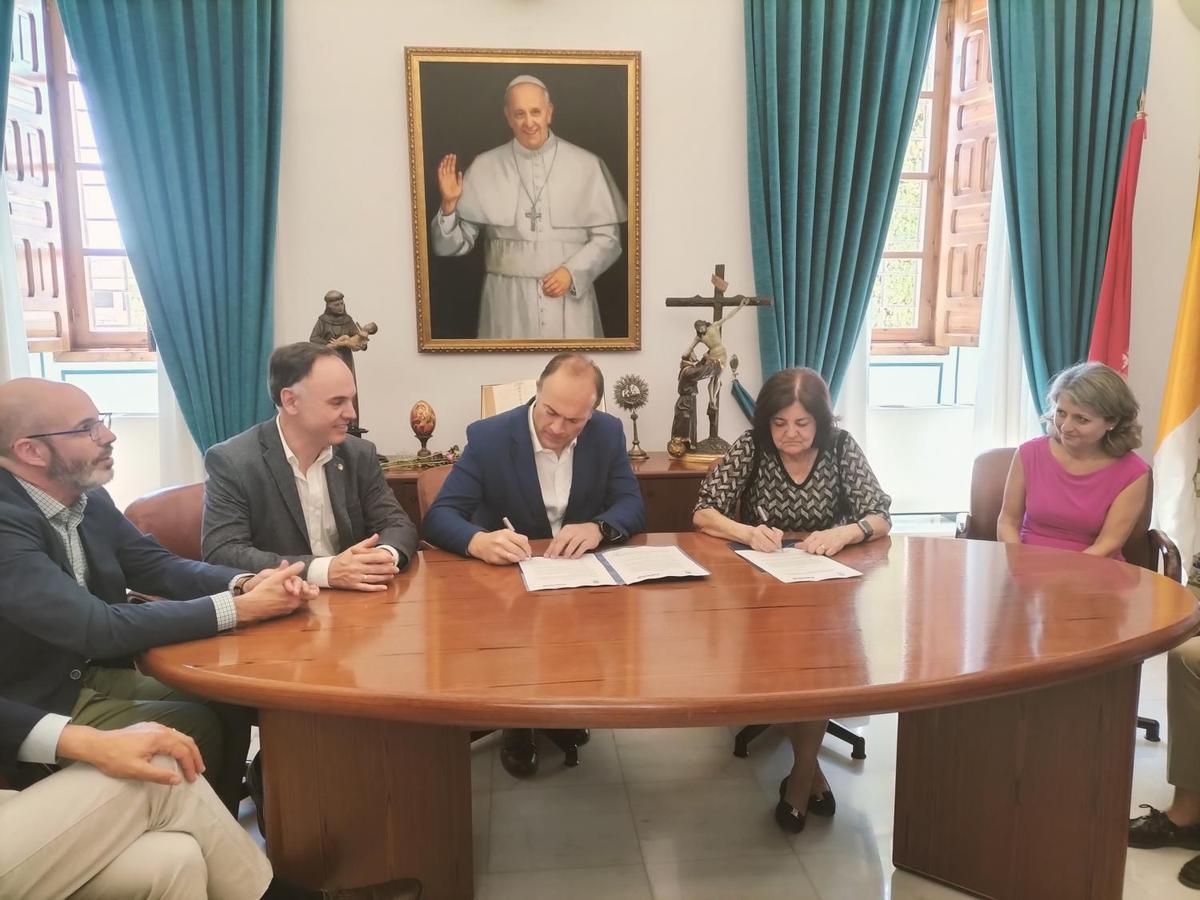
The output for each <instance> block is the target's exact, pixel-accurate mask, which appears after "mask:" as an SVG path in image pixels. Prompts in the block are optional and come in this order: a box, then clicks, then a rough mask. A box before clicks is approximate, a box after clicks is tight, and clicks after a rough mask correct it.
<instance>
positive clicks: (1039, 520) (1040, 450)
mask: <svg viewBox="0 0 1200 900" xmlns="http://www.w3.org/2000/svg"><path fill="white" fill-rule="evenodd" d="M1017 452H1018V453H1020V454H1021V467H1022V468H1023V469H1024V470H1025V518H1024V519H1023V520H1022V521H1021V543H1022V544H1036V545H1038V546H1041V547H1058V548H1060V549H1063V550H1084V549H1086V548H1088V547H1090V546H1091V545H1092V544H1093V543H1095V541H1096V537H1097V536H1098V535H1099V534H1100V529H1101V528H1103V527H1104V517H1105V516H1106V515H1108V508H1109V507H1110V506H1112V503H1113V501H1114V500H1116V499H1117V495H1118V494H1120V493H1121V491H1123V490H1125V488H1127V487H1129V485H1131V484H1133V482H1135V481H1136V480H1137V479H1138V478H1140V477H1141V476H1142V474H1143V473H1144V472H1146V470H1147V469H1149V468H1150V467H1149V466H1148V465H1147V464H1146V462H1145V460H1143V459H1142V458H1141V457H1140V456H1138V455H1137V454H1136V453H1134V452H1133V451H1130V452H1129V453H1126V454H1125V455H1124V456H1122V457H1120V458H1119V459H1116V460H1113V462H1112V463H1111V464H1110V465H1107V466H1105V467H1104V468H1103V469H1098V470H1097V471H1095V472H1091V473H1089V474H1087V475H1072V474H1071V473H1070V472H1068V471H1067V470H1066V469H1064V468H1063V467H1062V465H1061V464H1060V463H1059V462H1058V460H1056V459H1055V458H1054V456H1053V455H1052V454H1051V452H1050V438H1049V437H1048V436H1043V437H1038V438H1034V439H1033V440H1031V441H1026V442H1025V443H1024V444H1022V445H1021V446H1020V448H1019V449H1018V450H1017ZM1113 558H1114V559H1124V557H1123V556H1122V555H1121V552H1120V551H1117V552H1116V553H1114V554H1113Z"/></svg>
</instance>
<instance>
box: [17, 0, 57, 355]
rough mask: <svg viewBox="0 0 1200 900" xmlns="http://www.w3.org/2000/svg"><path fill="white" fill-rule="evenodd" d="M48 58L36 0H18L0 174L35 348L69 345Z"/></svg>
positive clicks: (42, 15) (27, 326) (41, 14)
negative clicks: (2, 173) (6, 191)
mask: <svg viewBox="0 0 1200 900" xmlns="http://www.w3.org/2000/svg"><path fill="white" fill-rule="evenodd" d="M49 65H50V63H49V58H48V48H47V46H46V27H45V12H44V10H43V8H42V4H41V2H40V0H18V2H17V4H16V18H15V20H14V22H13V39H12V62H11V68H10V71H9V81H8V118H7V121H6V122H5V123H4V125H5V128H4V176H5V180H6V182H7V185H8V209H9V215H10V217H11V220H12V232H13V243H14V245H15V250H16V257H17V283H18V285H19V286H20V290H21V303H22V306H23V307H24V314H25V333H26V335H27V336H28V339H29V349H30V350H31V351H34V352H38V351H47V350H67V349H69V348H70V343H69V341H70V335H69V326H68V314H67V297H66V290H65V286H64V275H63V242H62V230H61V218H60V216H59V203H58V182H57V176H56V167H55V165H54V156H55V154H54V140H53V138H52V136H51V134H52V129H51V122H50V90H49Z"/></svg>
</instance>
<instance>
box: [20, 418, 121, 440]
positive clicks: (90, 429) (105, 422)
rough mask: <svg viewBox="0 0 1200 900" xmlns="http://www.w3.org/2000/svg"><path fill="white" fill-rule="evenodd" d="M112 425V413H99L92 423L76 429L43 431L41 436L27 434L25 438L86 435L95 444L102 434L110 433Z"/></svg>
mask: <svg viewBox="0 0 1200 900" xmlns="http://www.w3.org/2000/svg"><path fill="white" fill-rule="evenodd" d="M111 423H112V413H100V414H99V417H98V418H97V419H96V421H94V422H87V423H84V424H83V425H80V426H79V427H78V428H72V429H70V430H68V431H43V432H42V433H41V434H27V435H25V437H27V438H41V437H58V436H60V435H67V434H86V435H87V436H88V437H90V438H91V439H92V440H93V441H94V442H95V443H97V444H98V443H100V438H101V437H103V436H104V432H106V431H111V430H112V429H111V428H109V425H111Z"/></svg>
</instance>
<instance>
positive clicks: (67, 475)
mask: <svg viewBox="0 0 1200 900" xmlns="http://www.w3.org/2000/svg"><path fill="white" fill-rule="evenodd" d="M49 449H50V464H49V465H48V466H47V467H46V474H47V475H48V476H49V477H50V479H51V480H52V481H56V482H58V483H59V484H61V485H63V486H64V487H70V488H72V489H74V490H77V491H79V493H81V494H82V493H83V492H84V491H90V490H91V489H92V488H97V487H100V485H102V484H108V482H110V481H112V477H113V470H112V469H105V468H101V467H100V463H101V462H102V461H104V460H106V459H109V458H110V457H111V456H112V451H111V450H108V451H106V452H105V453H104V454H103V455H102V456H101V457H99V458H96V457H93V458H92V459H86V460H80V461H79V462H74V463H72V462H67V461H66V460H65V459H63V458H62V456H60V455H59V452H58V451H57V450H55V449H54V448H53V447H50V448H49Z"/></svg>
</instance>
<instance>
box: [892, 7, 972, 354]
mask: <svg viewBox="0 0 1200 900" xmlns="http://www.w3.org/2000/svg"><path fill="white" fill-rule="evenodd" d="M955 2H956V0H942V5H941V8H940V9H939V10H938V18H937V23H936V25H935V31H934V37H933V48H932V50H933V53H934V54H935V60H934V66H933V90H931V91H922V92H921V94H920V99H930V100H932V103H931V109H930V117H931V120H932V122H933V125H932V127H931V128H930V141H929V147H928V150H927V153H928V156H927V159H929V161H930V167H929V171H928V172H901V173H900V178H901V180H902V181H905V180H908V181H923V182H925V183H926V185H927V188H926V195H925V221H924V233H923V235H922V241H921V246H922V249H920V250H911V251H900V250H884V252H883V257H882V258H883V259H918V260H920V261H921V294H920V297H919V299H918V301H917V327H915V328H872V329H871V355H873V356H899V355H905V354H921V355H927V356H933V355H945V354H947V353H949V352H950V351H949V348H948V347H939V346H937V345H936V344H935V343H934V326H935V317H936V314H937V292H938V267H939V265H940V258H941V235H942V215H941V211H942V208H943V205H944V202H945V192H946V151H947V144H948V141H949V135H950V79H951V77H952V74H953V71H952V70H953V67H954V28H953V27H952V26H953V19H954V6H955ZM906 146H907V145H906ZM889 224H890V223H889ZM881 271H882V266H881Z"/></svg>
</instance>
